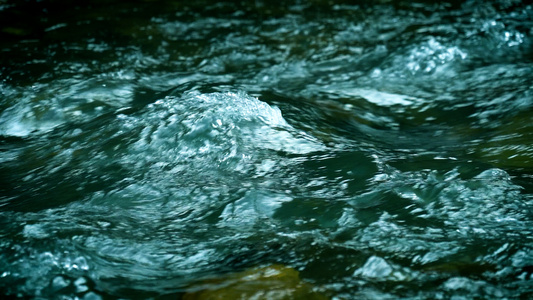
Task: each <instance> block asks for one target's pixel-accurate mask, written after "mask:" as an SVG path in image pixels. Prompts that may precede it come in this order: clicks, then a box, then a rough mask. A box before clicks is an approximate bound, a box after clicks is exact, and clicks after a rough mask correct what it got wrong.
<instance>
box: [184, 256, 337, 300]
mask: <svg viewBox="0 0 533 300" xmlns="http://www.w3.org/2000/svg"><path fill="white" fill-rule="evenodd" d="M182 299H184V300H205V299H317V300H319V299H327V298H326V297H325V296H324V295H322V294H320V293H318V292H315V291H313V286H312V285H311V284H309V283H307V282H304V281H301V280H300V277H299V274H298V271H296V270H295V269H293V268H289V267H286V266H283V265H270V266H266V267H259V268H252V269H248V270H245V271H243V272H239V273H232V274H228V275H225V276H223V277H221V278H216V279H211V280H207V281H204V282H202V283H198V284H196V285H194V286H192V287H191V288H190V289H189V292H188V293H186V294H185V295H184V296H183V298H182Z"/></svg>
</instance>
